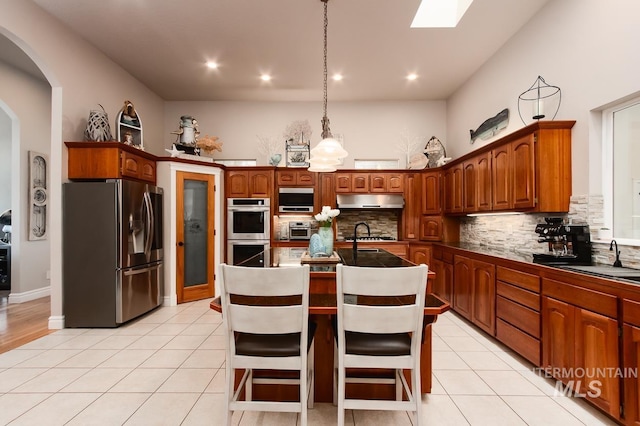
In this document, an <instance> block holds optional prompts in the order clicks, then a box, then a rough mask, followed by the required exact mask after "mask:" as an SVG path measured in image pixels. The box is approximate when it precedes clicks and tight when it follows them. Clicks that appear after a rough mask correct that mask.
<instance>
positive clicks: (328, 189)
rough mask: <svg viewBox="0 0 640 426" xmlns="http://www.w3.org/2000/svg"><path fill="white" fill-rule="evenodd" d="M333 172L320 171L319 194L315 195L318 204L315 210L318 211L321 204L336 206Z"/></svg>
mask: <svg viewBox="0 0 640 426" xmlns="http://www.w3.org/2000/svg"><path fill="white" fill-rule="evenodd" d="M334 177H335V176H334V174H333V173H320V177H319V181H320V183H319V188H318V189H319V191H320V196H319V197H316V199H319V204H320V205H319V206H316V208H315V211H320V210H321V209H322V206H329V207H331V208H332V209H335V208H336V191H335V185H334V182H335V180H334Z"/></svg>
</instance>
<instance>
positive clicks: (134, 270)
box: [124, 264, 160, 277]
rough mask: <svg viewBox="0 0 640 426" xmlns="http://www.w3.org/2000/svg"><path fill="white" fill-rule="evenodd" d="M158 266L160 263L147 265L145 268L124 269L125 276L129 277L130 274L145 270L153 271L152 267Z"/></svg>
mask: <svg viewBox="0 0 640 426" xmlns="http://www.w3.org/2000/svg"><path fill="white" fill-rule="evenodd" d="M158 268H160V264H158V265H154V266H147V267H146V268H140V269H129V270H128V271H124V276H125V277H130V276H131V275H138V274H144V273H145V272H149V271H153V270H154V269H158Z"/></svg>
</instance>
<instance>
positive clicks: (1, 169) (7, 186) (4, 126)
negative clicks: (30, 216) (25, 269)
mask: <svg viewBox="0 0 640 426" xmlns="http://www.w3.org/2000/svg"><path fill="white" fill-rule="evenodd" d="M0 66H1V65H0ZM0 78H3V77H0ZM0 99H2V95H0ZM0 159H1V160H0V161H2V162H1V163H0V164H1V166H0V188H2V190H0V213H2V212H3V211H5V210H7V209H10V208H11V118H10V117H9V115H8V114H7V113H6V112H5V111H3V110H2V108H0ZM0 235H2V234H0Z"/></svg>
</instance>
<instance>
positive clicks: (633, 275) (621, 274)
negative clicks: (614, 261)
mask: <svg viewBox="0 0 640 426" xmlns="http://www.w3.org/2000/svg"><path fill="white" fill-rule="evenodd" d="M562 269H566V270H569V271H575V272H583V273H585V274H590V275H597V276H600V277H604V278H613V279H623V280H630V281H636V282H640V270H639V269H633V268H624V267H614V266H611V265H585V266H582V265H571V266H562Z"/></svg>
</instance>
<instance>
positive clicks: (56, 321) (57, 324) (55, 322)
mask: <svg viewBox="0 0 640 426" xmlns="http://www.w3.org/2000/svg"><path fill="white" fill-rule="evenodd" d="M63 328H64V315H55V316H54V315H51V316H50V317H49V330H62V329H63Z"/></svg>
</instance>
